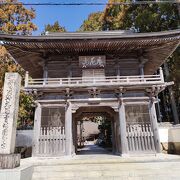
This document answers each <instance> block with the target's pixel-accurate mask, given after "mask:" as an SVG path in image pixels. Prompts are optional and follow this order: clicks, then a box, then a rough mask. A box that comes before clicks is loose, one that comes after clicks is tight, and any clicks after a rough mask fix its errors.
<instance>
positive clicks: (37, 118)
mask: <svg viewBox="0 0 180 180" xmlns="http://www.w3.org/2000/svg"><path fill="white" fill-rule="evenodd" d="M41 114H42V108H41V105H40V103H37V107H36V110H35V115H34V137H33V147H32V156H36V155H37V154H39V136H40V130H41Z"/></svg>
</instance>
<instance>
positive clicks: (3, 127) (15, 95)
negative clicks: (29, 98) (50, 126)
mask: <svg viewBox="0 0 180 180" xmlns="http://www.w3.org/2000/svg"><path fill="white" fill-rule="evenodd" d="M20 87H21V77H20V75H19V74H18V73H6V75H5V81H4V89H3V99H2V106H1V112H0V169H11V168H15V167H17V166H19V165H20V154H14V150H15V141H16V124H17V118H18V109H19V94H20Z"/></svg>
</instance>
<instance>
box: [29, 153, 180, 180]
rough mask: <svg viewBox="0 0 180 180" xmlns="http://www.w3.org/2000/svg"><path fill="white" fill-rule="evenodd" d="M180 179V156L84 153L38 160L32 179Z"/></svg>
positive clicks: (35, 162)
mask: <svg viewBox="0 0 180 180" xmlns="http://www.w3.org/2000/svg"><path fill="white" fill-rule="evenodd" d="M171 179H173V180H179V179H180V158H179V156H178V157H176V158H175V157H173V156H172V157H171V158H163V157H162V158H159V157H140V158H122V157H118V156H112V157H111V156H108V155H107V156H105V155H104V156H100V157H99V156H81V157H77V156H76V157H75V158H72V159H69V160H68V159H67V160H64V159H58V158H57V159H49V160H47V159H46V160H45V159H44V160H43V159H41V160H37V161H34V173H33V177H32V180H171Z"/></svg>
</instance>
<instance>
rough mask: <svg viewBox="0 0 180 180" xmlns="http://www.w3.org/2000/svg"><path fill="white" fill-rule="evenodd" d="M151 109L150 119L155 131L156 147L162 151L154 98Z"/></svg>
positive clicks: (158, 151) (158, 150)
mask: <svg viewBox="0 0 180 180" xmlns="http://www.w3.org/2000/svg"><path fill="white" fill-rule="evenodd" d="M149 110H150V120H151V124H152V129H153V133H154V144H155V147H156V152H157V153H160V152H161V147H160V140H159V131H158V124H157V117H156V109H155V103H154V99H152V100H151V102H150V106H149Z"/></svg>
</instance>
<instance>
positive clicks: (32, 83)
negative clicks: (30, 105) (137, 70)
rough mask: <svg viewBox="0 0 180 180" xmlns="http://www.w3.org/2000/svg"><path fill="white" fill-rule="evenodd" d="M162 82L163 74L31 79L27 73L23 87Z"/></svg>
mask: <svg viewBox="0 0 180 180" xmlns="http://www.w3.org/2000/svg"><path fill="white" fill-rule="evenodd" d="M160 83H164V78H163V75H161V74H159V75H140V76H105V77H71V78H43V79H31V78H29V76H28V74H27V75H26V79H25V88H38V87H91V86H111V85H122V86H123V85H136V84H160Z"/></svg>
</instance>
